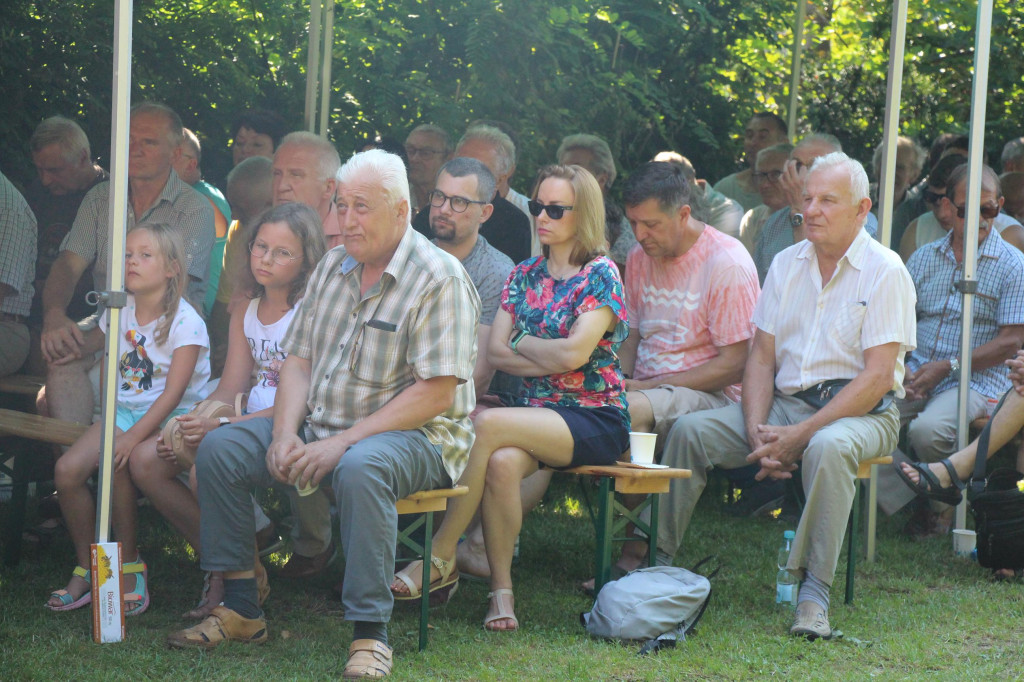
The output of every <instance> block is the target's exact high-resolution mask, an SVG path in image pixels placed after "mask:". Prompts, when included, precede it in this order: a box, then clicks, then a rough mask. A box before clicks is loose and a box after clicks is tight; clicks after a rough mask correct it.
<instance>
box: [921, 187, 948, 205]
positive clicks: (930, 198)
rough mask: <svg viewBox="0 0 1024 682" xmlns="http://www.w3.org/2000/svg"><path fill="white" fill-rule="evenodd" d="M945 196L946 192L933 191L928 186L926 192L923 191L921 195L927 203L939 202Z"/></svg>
mask: <svg viewBox="0 0 1024 682" xmlns="http://www.w3.org/2000/svg"><path fill="white" fill-rule="evenodd" d="M944 196H946V193H945V192H943V193H942V194H939V193H938V192H933V191H931V190H930V189H928V188H927V187H926V188H925V190H924V192H922V193H921V197H922V198H923V199H924V200H925V202H926V203H929V204H937V203H939V202H940V201H941V200H942V197H944Z"/></svg>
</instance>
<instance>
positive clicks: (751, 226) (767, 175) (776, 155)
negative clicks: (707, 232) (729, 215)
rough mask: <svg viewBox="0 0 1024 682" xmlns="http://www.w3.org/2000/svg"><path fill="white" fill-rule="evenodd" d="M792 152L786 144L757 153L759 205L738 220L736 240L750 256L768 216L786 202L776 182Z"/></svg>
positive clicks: (779, 185) (756, 180) (755, 174)
mask: <svg viewBox="0 0 1024 682" xmlns="http://www.w3.org/2000/svg"><path fill="white" fill-rule="evenodd" d="M792 151H793V145H791V144H788V143H786V144H777V145H773V146H771V147H765V148H764V149H762V150H761V151H759V152H758V153H757V160H756V161H755V162H754V175H753V179H754V183H755V184H756V185H757V190H758V192H759V193H760V195H761V205H760V206H758V207H756V208H752V209H750V210H749V211H747V212H746V213H745V214H744V215H743V218H742V219H741V220H740V241H741V242H743V245H744V246H745V247H747V251H748V252H749V253H750V255H751V256H753V255H754V244H756V243H757V235H759V234H761V228H762V227H764V222H765V221H766V220H767V219H768V216H770V215H771V214H772V213H775V212H776V211H778V210H779V209H781V208H782V207H784V206H785V205H786V195H785V194H783V192H782V185H781V184H780V183H781V182H782V170H783V168H785V166H786V161H787V160H788V159H789V155H790V153H791V152H792Z"/></svg>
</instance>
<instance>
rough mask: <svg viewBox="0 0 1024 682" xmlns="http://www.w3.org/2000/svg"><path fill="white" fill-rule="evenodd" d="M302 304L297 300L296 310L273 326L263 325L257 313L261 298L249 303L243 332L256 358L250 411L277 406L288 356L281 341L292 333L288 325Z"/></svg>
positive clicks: (250, 396) (286, 314)
mask: <svg viewBox="0 0 1024 682" xmlns="http://www.w3.org/2000/svg"><path fill="white" fill-rule="evenodd" d="M300 302H301V299H300V301H296V303H295V305H294V306H292V309H291V310H289V311H288V312H286V313H285V314H284V315H283V316H282V317H281V319H280V320H278V321H277V322H274V323H272V324H263V323H262V322H260V319H259V317H258V316H257V315H256V311H257V310H259V305H260V299H258V298H254V299H253V300H251V301H249V307H248V308H246V309H245V319H244V320H243V322H242V329H243V330H244V332H245V338H246V340H247V341H248V342H249V350H250V351H252V359H253V368H252V372H253V384H252V390H251V391H249V402H248V403H247V404H246V408H245V409H246V412H250V413H251V412H259V411H260V410H262V409H265V408H268V407H273V405H274V396H275V395H276V394H277V382H278V378H279V373H280V371H281V365H283V364H284V359H285V358H286V357H288V353H286V352H285V351H284V349H283V348H281V339H283V338H284V333H285V332H286V331H288V325H289V324H291V321H292V318H293V317H295V311H296V310H297V309H298V307H299V303H300Z"/></svg>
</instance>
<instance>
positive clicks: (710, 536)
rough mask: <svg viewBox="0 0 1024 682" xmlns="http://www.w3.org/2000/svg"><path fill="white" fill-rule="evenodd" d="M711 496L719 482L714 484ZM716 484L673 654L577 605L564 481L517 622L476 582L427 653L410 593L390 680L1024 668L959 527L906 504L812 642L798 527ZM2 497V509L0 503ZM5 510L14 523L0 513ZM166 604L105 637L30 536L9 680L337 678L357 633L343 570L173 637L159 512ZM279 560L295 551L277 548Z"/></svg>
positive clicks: (185, 570) (58, 544) (1012, 622)
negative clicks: (787, 569) (803, 608)
mask: <svg viewBox="0 0 1024 682" xmlns="http://www.w3.org/2000/svg"><path fill="white" fill-rule="evenodd" d="M709 492H710V491H709ZM713 497H714V496H713V495H711V494H708V495H705V498H704V499H703V500H702V501H701V503H700V505H699V507H698V510H697V513H696V515H695V517H694V522H693V525H692V526H691V530H690V533H689V535H688V537H687V546H686V548H685V551H684V552H682V553H681V554H680V556H679V557H678V559H679V562H680V563H682V564H684V565H690V564H692V563H693V562H694V561H695V560H697V559H699V558H701V557H703V556H705V555H707V554H717V555H718V557H719V560H720V562H721V564H722V566H723V568H722V571H721V573H720V574H719V575H718V577H717V578H715V580H714V581H713V586H714V595H713V597H712V603H711V605H710V607H709V608H708V611H707V613H706V614H705V616H704V619H703V620H702V622H701V624H700V626H699V627H698V629H697V631H696V632H695V633H694V634H693V635H692V636H691V637H690V639H689V640H687V641H686V642H684V643H680V644H679V646H678V647H677V648H676V649H675V650H669V651H666V652H662V653H661V654H659V655H657V656H652V657H647V658H639V657H637V656H636V655H635V652H636V649H637V647H636V646H622V645H619V644H616V643H611V642H607V641H599V640H593V639H591V638H589V637H588V636H587V635H586V633H585V632H584V630H583V628H582V627H581V626H580V625H579V613H580V612H581V611H585V610H587V609H588V608H589V600H588V599H587V597H586V596H584V595H583V594H582V593H581V592H580V591H579V590H578V589H577V584H578V583H579V582H580V581H582V580H583V579H585V578H587V577H589V576H590V575H591V573H592V568H593V563H592V562H593V558H592V551H593V531H592V528H591V525H590V519H589V517H588V515H587V512H586V508H585V506H582V505H581V504H580V500H579V496H578V490H577V488H576V487H575V485H574V484H573V482H572V481H570V480H569V479H568V477H556V484H555V485H554V486H553V487H552V490H551V491H550V492H549V494H548V500H547V502H546V503H545V504H544V505H542V506H541V507H540V508H539V509H538V510H536V511H535V512H534V513H533V514H532V515H531V516H530V517H529V518H528V519H527V522H526V525H525V527H524V530H523V536H522V545H521V546H522V556H521V559H520V560H519V562H518V564H517V565H516V567H515V570H514V577H515V581H516V600H517V602H516V612H517V614H518V616H519V618H520V621H521V623H522V629H521V630H520V632H518V633H515V634H500V633H487V632H484V631H483V630H482V628H481V621H482V618H483V615H484V610H485V608H486V603H485V602H486V593H487V588H486V586H485V585H483V584H479V583H469V582H466V581H463V584H462V586H461V588H460V590H459V592H458V593H457V594H456V595H455V597H454V598H453V599H452V601H451V603H450V604H448V605H447V606H445V607H442V608H438V609H434V610H433V611H432V612H431V625H432V629H431V641H430V647H429V648H428V649H427V651H426V652H424V653H417V651H416V638H417V625H418V620H417V613H416V611H415V610H414V609H412V608H410V607H404V608H403V607H399V608H397V609H396V612H395V616H394V618H393V620H392V623H391V627H390V631H389V632H390V638H391V643H392V645H393V646H394V647H395V654H396V660H395V673H394V678H395V679H410V680H412V679H416V680H420V679H428V680H433V679H450V680H462V679H473V680H499V679H502V680H503V679H542V680H547V679H571V680H577V679H601V680H605V679H608V680H647V679H653V680H661V679H664V680H677V679H711V680H738V679H763V678H768V677H774V678H778V679H804V678H806V679H825V680H831V679H839V680H848V679H858V680H860V679H868V678H878V679H884V680H889V679H928V680H933V679H937V680H961V679H965V680H978V679H985V680H1006V679H1022V674H1024V673H1022V671H1024V644H1022V643H1024V618H1022V612H1024V587H1022V585H1021V584H1020V583H1010V584H1005V583H994V582H992V581H991V580H990V579H989V577H988V572H987V571H985V570H984V569H981V568H979V567H978V566H977V565H975V564H973V563H970V562H966V561H963V560H958V559H956V558H954V557H953V555H952V550H951V541H950V540H949V539H948V538H943V539H937V540H931V541H926V542H912V541H908V540H906V539H905V538H904V537H903V536H902V535H900V533H899V529H900V527H901V526H902V524H903V522H904V521H905V518H904V517H902V516H896V517H894V518H892V519H885V518H883V519H882V520H881V523H880V526H879V556H878V561H877V562H876V563H874V564H866V563H864V562H861V564H860V566H859V567H858V571H857V599H856V601H855V602H854V604H853V605H851V606H846V605H844V604H843V603H842V594H843V588H844V586H845V581H844V578H843V577H842V576H843V575H844V571H843V568H844V567H845V555H844V556H843V558H842V559H841V563H840V570H839V574H840V575H839V576H837V578H836V582H835V585H834V586H833V590H832V592H833V607H832V610H831V619H832V625H833V627H835V628H837V629H840V630H842V631H843V632H844V633H845V636H844V637H843V638H842V639H840V640H835V641H832V642H820V641H819V642H814V643H808V642H804V641H799V640H796V639H793V638H791V637H789V636H788V635H787V634H786V631H787V628H788V626H789V622H790V618H791V616H790V614H789V613H787V612H783V611H780V610H779V609H778V608H776V606H775V605H774V603H773V600H774V579H775V573H776V568H775V553H776V550H777V544H778V542H779V540H780V539H781V536H782V531H783V530H784V529H785V528H786V527H790V526H787V525H786V524H784V523H783V522H780V521H775V520H771V519H764V520H749V519H744V520H737V519H733V518H730V517H728V516H726V515H724V514H722V513H721V511H720V506H721V504H720V500H718V499H713ZM4 513H6V507H0V514H4ZM0 520H2V519H0ZM140 526H141V528H142V538H141V540H142V546H143V551H144V555H145V557H146V559H147V560H148V562H149V566H150V578H151V586H152V587H151V590H152V597H153V603H152V606H151V607H150V610H149V611H148V612H147V613H146V614H144V615H142V616H141V617H139V618H131V619H128V636H127V640H126V641H125V642H122V643H119V644H110V645H96V644H93V642H92V639H91V633H90V618H91V615H90V610H89V609H81V610H79V611H75V612H71V613H63V614H55V613H50V612H49V611H47V610H46V609H44V608H43V607H42V604H43V602H44V601H45V599H46V596H47V595H48V594H49V591H50V590H51V589H54V588H57V587H61V586H63V585H64V582H65V581H66V579H67V577H68V575H69V573H70V569H71V567H72V551H71V546H70V542H69V541H68V540H67V538H66V537H62V538H58V539H57V540H56V541H55V542H53V543H52V544H51V545H49V546H46V547H41V548H31V547H30V548H28V549H27V550H26V554H25V556H24V558H23V560H22V562H21V565H20V566H18V567H17V568H14V569H10V568H3V569H0V678H2V679H4V680H72V679H74V680H93V679H101V678H102V679H104V680H120V679H135V680H141V679H175V680H193V679H200V680H236V679H267V680H277V679H311V680H312V679H317V680H318V679H335V678H339V677H340V675H341V670H342V668H343V666H344V662H345V657H346V651H347V648H348V644H349V642H350V638H351V627H350V626H349V625H348V624H347V623H346V622H345V621H344V620H342V617H341V616H342V614H341V606H340V603H339V602H338V601H337V600H336V598H335V597H334V596H333V595H332V594H331V590H330V586H331V585H332V584H334V583H335V582H337V580H338V579H339V578H340V575H341V574H340V568H339V566H337V565H335V566H332V567H331V570H330V571H329V574H328V575H325V576H322V577H321V578H319V579H316V580H313V581H307V582H287V581H284V580H275V579H274V578H273V575H272V576H271V585H272V587H273V593H272V594H271V597H270V600H269V601H268V602H267V605H266V613H267V621H268V624H269V627H270V641H269V642H267V643H266V644H264V645H262V646H245V645H237V644H229V645H224V646H221V647H220V648H218V649H217V650H215V651H212V652H200V651H176V650H171V649H168V648H167V647H166V646H165V645H164V638H165V637H166V635H167V634H168V633H169V632H171V631H173V630H175V629H177V628H180V627H182V626H183V625H185V623H184V622H183V621H182V620H180V618H179V614H180V613H182V612H183V611H186V610H187V609H188V608H190V607H191V606H192V605H193V603H194V600H195V598H196V597H197V596H198V592H199V586H200V579H201V573H200V571H199V569H198V568H197V567H196V566H195V564H194V563H193V562H192V560H191V559H190V558H189V556H188V554H187V552H186V551H185V548H184V545H183V543H182V542H181V541H180V540H177V539H176V538H175V537H174V536H173V534H172V533H171V532H170V531H169V530H168V527H167V526H166V525H165V524H164V523H163V522H162V521H161V520H159V518H158V517H157V516H156V515H155V513H154V512H153V511H152V510H151V509H148V508H147V509H143V513H142V515H141V518H140ZM274 558H275V560H276V561H277V562H278V563H280V561H281V560H282V559H283V558H284V557H283V556H276V557H274Z"/></svg>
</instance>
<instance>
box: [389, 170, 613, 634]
mask: <svg viewBox="0 0 1024 682" xmlns="http://www.w3.org/2000/svg"><path fill="white" fill-rule="evenodd" d="M529 208H530V212H531V213H532V214H533V215H534V216H535V217H536V222H537V234H538V237H539V239H540V242H541V245H542V251H543V252H542V255H540V256H536V257H534V258H530V259H528V260H526V261H524V262H522V263H520V264H519V265H517V266H516V267H515V269H514V270H513V271H512V274H511V275H510V276H509V279H508V282H507V283H506V284H505V289H504V291H503V292H502V299H501V307H500V308H499V310H498V312H497V315H496V316H495V318H494V323H493V325H492V326H491V335H490V340H489V343H488V348H487V350H486V352H487V354H488V360H489V361H490V363H491V365H492V366H493V367H495V368H496V369H500V370H502V371H504V372H507V373H509V374H512V375H515V376H521V377H523V393H522V394H521V397H520V398H519V403H518V406H517V407H506V408H493V409H489V410H486V411H483V412H481V413H480V414H479V415H478V416H477V417H476V420H475V423H474V425H475V428H476V441H475V443H474V444H473V448H472V450H471V451H470V453H469V464H468V466H467V467H466V471H465V473H464V474H463V475H462V478H461V479H460V481H459V483H460V484H461V485H466V486H468V487H469V494H468V495H466V496H465V497H461V498H455V500H453V502H455V503H456V504H455V505H452V506H450V507H449V513H448V514H446V516H445V520H444V523H443V524H442V526H441V528H440V529H438V532H437V534H436V535H435V537H434V545H433V546H434V548H435V549H434V551H435V552H436V554H437V556H435V557H432V558H431V562H432V563H433V564H434V565H433V567H432V569H431V570H432V571H433V573H432V575H431V583H430V585H429V586H428V589H430V590H431V591H435V590H438V589H441V588H444V587H447V586H448V585H453V584H454V583H455V581H456V580H457V577H458V573H457V572H456V569H455V550H456V545H457V543H458V538H459V536H460V535H461V534H462V532H463V530H465V528H466V526H467V525H468V523H469V521H470V519H471V518H472V516H473V513H474V512H475V510H476V507H477V505H478V504H481V500H482V506H481V514H482V522H483V529H484V540H485V544H486V552H487V560H488V563H489V564H490V569H491V590H492V591H491V593H490V595H489V598H490V600H491V601H490V607H489V609H488V611H487V617H486V618H485V620H484V627H485V628H486V629H488V630H495V631H509V630H515V629H517V628H518V627H519V622H518V620H517V619H516V616H515V613H514V610H513V608H514V602H513V597H512V576H511V566H512V554H513V547H514V544H515V538H516V536H517V535H518V534H519V529H520V527H521V525H522V520H523V519H522V517H523V511H522V501H521V499H520V489H519V484H520V481H521V480H522V479H523V478H526V477H527V476H529V475H530V474H532V473H534V472H536V471H537V470H538V469H540V468H542V467H545V466H547V467H552V468H565V467H574V466H580V465H584V464H611V463H613V462H615V461H616V460H617V459H618V457H619V456H620V455H621V454H622V452H623V451H624V450H626V448H627V447H628V445H629V412H628V410H627V407H626V401H625V391H624V388H623V379H622V372H621V371H620V369H619V359H618V355H617V351H618V348H619V346H620V344H621V343H622V341H623V340H624V339H625V338H626V336H627V334H628V331H629V330H628V327H627V324H626V309H625V304H624V300H623V294H622V283H621V281H620V280H619V274H618V270H617V268H616V267H615V264H614V263H613V262H612V261H611V260H610V259H609V258H608V257H607V256H606V255H604V252H605V240H604V202H603V199H602V197H601V189H600V187H599V186H598V184H597V181H596V180H595V179H594V177H593V176H592V175H591V174H590V173H589V172H587V171H586V170H584V169H583V168H581V167H580V166H548V167H547V168H545V169H543V170H542V171H541V172H540V175H539V177H538V179H537V184H536V187H535V189H534V193H533V198H532V199H531V200H530V202H529ZM452 507H454V508H452ZM435 569H436V570H435ZM421 572H422V568H421V565H420V564H419V563H418V562H417V563H416V564H413V565H411V566H409V567H408V568H406V569H405V571H403V572H402V573H400V574H399V575H398V576H396V580H395V583H394V584H393V585H392V590H393V591H394V592H395V594H396V598H398V599H403V598H404V599H409V598H411V597H415V596H417V595H418V594H419V589H420V588H419V587H418V586H417V580H418V576H419V575H420V574H421ZM449 576H454V577H449Z"/></svg>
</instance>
